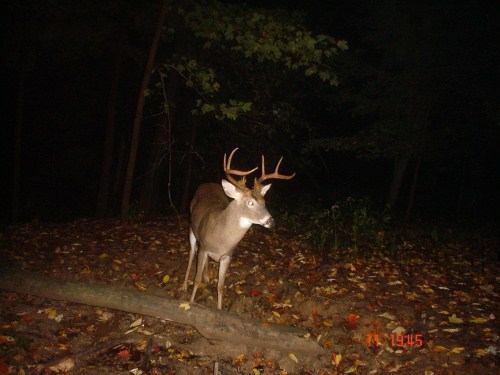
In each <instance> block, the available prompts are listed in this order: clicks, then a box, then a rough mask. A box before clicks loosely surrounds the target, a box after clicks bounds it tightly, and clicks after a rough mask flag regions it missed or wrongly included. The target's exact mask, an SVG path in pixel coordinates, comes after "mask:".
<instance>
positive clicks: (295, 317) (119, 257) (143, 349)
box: [0, 218, 500, 375]
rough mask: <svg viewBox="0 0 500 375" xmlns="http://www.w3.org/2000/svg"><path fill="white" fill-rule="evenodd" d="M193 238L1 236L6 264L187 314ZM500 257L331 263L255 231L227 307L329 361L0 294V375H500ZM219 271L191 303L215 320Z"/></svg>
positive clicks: (144, 231) (426, 248)
mask: <svg viewBox="0 0 500 375" xmlns="http://www.w3.org/2000/svg"><path fill="white" fill-rule="evenodd" d="M187 229H188V226H187V220H186V219H185V218H183V219H182V220H181V222H180V223H179V222H178V220H177V218H174V219H167V218H161V219H157V220H151V221H145V222H143V223H140V224H134V225H122V224H121V223H120V222H119V221H117V220H85V219H82V220H77V221H74V222H71V223H65V224H44V223H40V222H36V221H34V222H30V223H26V224H20V225H17V226H11V227H8V228H6V229H5V230H4V231H3V232H2V233H0V256H1V258H0V259H2V263H4V264H6V265H8V266H9V267H17V268H19V269H23V270H27V271H29V272H32V273H33V274H44V275H46V276H50V277H51V278H59V279H64V280H78V281H82V282H85V283H97V284H106V285H122V286H128V287H130V288H133V289H135V290H136V291H137V292H138V293H151V292H154V293H162V294H163V295H164V296H165V298H170V299H179V303H183V302H185V301H186V300H188V293H189V292H190V291H191V289H192V285H190V287H189V289H188V293H182V292H180V291H179V287H180V286H181V284H182V281H183V279H184V273H185V271H186V267H187V261H188V251H189V244H188V240H187ZM420 237H422V238H420ZM495 251H498V243H495V241H489V242H488V241H486V242H485V243H483V244H481V246H480V245H477V246H475V247H474V246H471V245H470V243H469V244H467V243H461V242H458V241H451V240H450V241H448V242H447V243H446V244H441V245H437V244H436V243H434V242H432V241H431V240H430V236H418V235H416V236H413V237H411V236H409V238H408V239H406V240H405V241H401V243H399V244H398V247H397V251H396V253H395V254H393V255H394V256H391V257H387V256H384V255H382V254H381V253H380V252H377V251H373V250H370V251H368V249H362V248H360V249H358V251H356V252H354V251H352V250H348V249H344V250H343V252H342V253H340V252H339V253H337V254H331V255H330V259H329V261H328V262H324V261H323V259H322V257H321V256H318V254H317V252H316V251H315V250H314V248H313V247H312V246H311V245H310V244H309V243H308V241H307V240H306V239H305V238H304V237H303V236H300V235H296V234H293V233H290V232H287V231H285V230H283V229H279V226H278V229H277V230H275V231H269V230H266V229H264V228H260V227H258V228H254V227H252V228H251V229H250V231H249V232H248V233H247V235H246V236H245V238H244V239H243V240H242V242H241V243H240V244H239V246H238V247H237V249H236V252H235V254H234V257H233V261H232V264H231V265H230V267H229V270H228V274H227V276H226V292H225V295H224V302H223V307H224V309H226V310H229V311H230V312H232V313H234V314H238V315H240V316H243V317H251V318H255V319H259V320H262V321H263V322H270V323H278V324H284V325H290V326H297V327H301V328H304V329H306V330H307V331H309V333H310V337H309V339H310V340H315V341H316V342H317V343H318V345H320V346H322V347H323V348H325V349H326V350H327V353H328V358H327V360H326V361H325V359H324V358H323V359H322V360H321V361H319V360H317V359H316V358H304V357H301V356H300V355H299V354H296V353H293V352H291V353H280V352H278V351H260V350H258V349H252V351H248V349H245V347H238V346H235V345H234V344H228V345H227V346H226V347H225V348H224V346H223V343H222V350H221V346H218V349H217V351H214V350H213V349H212V347H211V345H210V343H209V341H208V340H207V338H205V337H202V336H201V335H200V334H199V333H198V332H197V331H196V330H195V329H193V328H192V327H190V326H186V325H182V324H178V323H175V322H170V321H166V320H162V319H158V318H155V317H150V316H140V315H138V314H131V313H127V312H122V311H118V310H111V309H105V308H101V307H95V306H88V305H81V304H76V303H71V302H65V301H56V300H50V299H45V298H42V297H37V296H32V295H22V294H18V293H13V292H11V291H8V290H0V374H8V373H13V374H15V373H18V374H30V373H32V374H55V373H68V374H99V373H107V374H212V373H215V372H214V367H215V366H217V367H218V372H219V373H220V374H236V373H240V374H347V373H355V374H386V373H391V372H397V373H404V374H429V375H430V374H493V373H499V372H500V362H499V347H498V339H499V337H500V336H499V335H500V332H499V327H500V324H498V320H497V319H499V314H500V312H499V300H498V296H499V290H498V287H499V281H500V273H499V264H498V258H496V259H495V253H494V252H495ZM367 254H369V255H367ZM395 255H397V257H396V256H395ZM492 259H494V261H492ZM215 265H216V264H215V263H213V262H212V263H211V264H210V274H211V279H212V282H211V283H210V285H208V286H206V287H205V288H202V289H200V290H199V291H198V294H197V298H196V303H199V304H202V305H205V306H208V307H211V308H214V309H215V308H216V304H217V291H216V285H215V283H216V281H215V280H213V279H215V278H216V275H217V273H216V266H215ZM193 278H194V270H193V271H192V273H191V280H192V279H193ZM151 337H155V338H156V340H155V341H152V340H151ZM158 338H159V339H158ZM256 347H258V343H256ZM245 350H246V351H245Z"/></svg>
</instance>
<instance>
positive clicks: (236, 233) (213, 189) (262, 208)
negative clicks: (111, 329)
mask: <svg viewBox="0 0 500 375" xmlns="http://www.w3.org/2000/svg"><path fill="white" fill-rule="evenodd" d="M236 150H238V148H235V149H234V150H233V151H232V152H231V154H230V155H229V159H228V160H227V164H226V154H224V171H225V172H226V177H227V179H228V180H229V181H226V180H222V185H220V184H214V183H210V184H202V185H200V186H199V187H198V190H196V193H195V195H194V197H193V200H192V201H191V205H190V212H191V227H190V228H189V243H190V245H191V250H190V252H189V263H188V267H187V271H186V277H185V278H184V283H183V284H182V287H181V290H184V291H186V290H187V282H188V278H189V272H190V271H191V265H192V263H193V258H194V256H195V254H196V252H197V251H199V253H198V265H197V269H196V276H195V280H194V286H193V292H192V294H191V299H190V301H191V302H193V301H194V297H195V296H196V290H197V289H198V287H199V285H200V283H201V278H202V274H203V279H204V280H205V282H207V283H208V281H209V279H208V257H210V258H212V259H213V260H215V261H216V262H219V281H218V283H217V307H218V308H219V309H222V293H223V290H224V280H225V277H226V271H227V269H228V267H229V264H230V263H231V256H232V254H233V251H234V248H235V247H236V245H238V243H239V242H240V241H241V239H242V238H243V236H244V235H245V233H246V232H247V231H248V229H249V228H250V227H251V226H252V224H260V225H263V226H264V227H266V228H271V227H272V226H274V220H273V218H272V216H271V214H270V213H269V211H268V210H267V208H266V202H265V201H264V195H265V194H266V193H267V191H268V190H269V188H270V187H271V184H269V185H262V182H264V181H265V180H267V179H271V178H274V179H282V180H289V179H291V178H293V177H294V176H295V173H294V174H292V175H290V176H284V175H280V174H279V173H278V169H279V167H280V164H281V161H282V160H283V157H281V159H280V160H279V162H278V165H277V166H276V169H275V170H274V173H271V174H268V175H266V172H265V167H264V156H262V175H261V176H260V177H259V178H258V179H257V178H256V179H255V181H254V185H253V189H249V188H247V187H246V179H245V176H247V175H249V174H250V173H252V172H254V171H255V170H256V169H257V168H254V169H252V170H250V171H238V170H235V169H231V159H232V158H233V155H234V153H235V152H236ZM231 175H237V176H242V178H241V179H240V180H239V181H237V180H235V179H234V178H233V177H232V176H231ZM229 198H232V199H233V200H232V201H231V200H230V199H229ZM197 245H198V246H197Z"/></svg>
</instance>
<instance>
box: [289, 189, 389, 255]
mask: <svg viewBox="0 0 500 375" xmlns="http://www.w3.org/2000/svg"><path fill="white" fill-rule="evenodd" d="M283 218H284V219H285V220H286V221H287V224H288V226H289V228H290V229H291V230H295V231H300V232H303V233H304V234H305V235H306V237H307V238H308V239H309V240H310V241H311V242H312V243H313V244H314V246H315V247H316V248H317V249H318V250H319V251H321V252H322V253H323V255H324V256H325V257H327V256H328V254H329V253H336V252H337V251H338V250H339V249H340V248H352V249H353V250H354V251H356V252H357V251H358V250H359V249H360V248H362V249H366V248H371V247H375V248H377V249H378V250H383V249H385V247H386V244H385V233H386V232H387V230H388V229H389V224H390V221H391V217H390V215H389V211H388V209H387V208H385V209H381V210H380V209H376V208H375V207H374V206H373V204H372V203H371V202H370V200H369V199H367V198H365V199H361V198H360V199H355V198H351V197H348V198H347V199H345V200H343V201H339V202H336V203H335V204H333V205H332V206H331V207H330V208H326V209H325V208H323V209H314V208H312V209H311V208H310V209H306V208H305V207H303V208H302V210H301V211H300V213H287V212H286V213H284V215H283Z"/></svg>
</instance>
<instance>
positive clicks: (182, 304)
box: [179, 302, 191, 310]
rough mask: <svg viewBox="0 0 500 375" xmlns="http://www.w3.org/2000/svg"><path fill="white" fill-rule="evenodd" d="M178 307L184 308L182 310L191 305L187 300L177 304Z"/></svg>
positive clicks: (187, 308)
mask: <svg viewBox="0 0 500 375" xmlns="http://www.w3.org/2000/svg"><path fill="white" fill-rule="evenodd" d="M179 307H180V308H181V309H184V310H189V309H190V308H191V305H190V304H189V303H187V302H184V303H181V304H180V305H179Z"/></svg>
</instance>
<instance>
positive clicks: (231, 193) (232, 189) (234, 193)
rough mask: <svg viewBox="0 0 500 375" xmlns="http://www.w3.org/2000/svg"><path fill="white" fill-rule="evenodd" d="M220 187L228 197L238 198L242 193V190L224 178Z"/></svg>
mask: <svg viewBox="0 0 500 375" xmlns="http://www.w3.org/2000/svg"><path fill="white" fill-rule="evenodd" d="M222 188H223V189H224V192H225V193H226V195H227V196H228V197H229V198H233V199H238V198H239V197H241V196H242V195H243V193H242V191H241V190H240V189H238V188H237V187H236V186H234V185H233V184H232V183H230V182H229V181H226V180H222Z"/></svg>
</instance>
